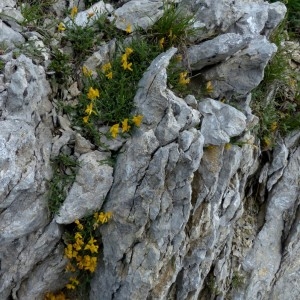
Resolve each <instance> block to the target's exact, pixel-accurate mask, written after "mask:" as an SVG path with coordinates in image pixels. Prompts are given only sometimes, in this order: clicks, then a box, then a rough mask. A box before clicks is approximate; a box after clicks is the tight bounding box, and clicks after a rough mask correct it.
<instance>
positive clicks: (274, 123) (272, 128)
mask: <svg viewBox="0 0 300 300" xmlns="http://www.w3.org/2000/svg"><path fill="white" fill-rule="evenodd" d="M277 127H278V124H277V122H276V121H274V122H272V124H271V126H270V130H271V132H274V131H276V129H277Z"/></svg>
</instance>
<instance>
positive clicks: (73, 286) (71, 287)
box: [66, 283, 76, 290]
mask: <svg viewBox="0 0 300 300" xmlns="http://www.w3.org/2000/svg"><path fill="white" fill-rule="evenodd" d="M66 288H67V289H68V290H75V288H76V286H75V285H73V284H71V283H68V284H66Z"/></svg>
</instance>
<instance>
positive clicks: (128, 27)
mask: <svg viewBox="0 0 300 300" xmlns="http://www.w3.org/2000/svg"><path fill="white" fill-rule="evenodd" d="M125 31H126V33H131V32H132V28H131V24H128V25H127V27H126V29H125Z"/></svg>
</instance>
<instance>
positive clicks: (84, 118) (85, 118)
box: [82, 116, 90, 123]
mask: <svg viewBox="0 0 300 300" xmlns="http://www.w3.org/2000/svg"><path fill="white" fill-rule="evenodd" d="M89 117H90V116H85V117H83V118H82V119H83V123H88V122H89Z"/></svg>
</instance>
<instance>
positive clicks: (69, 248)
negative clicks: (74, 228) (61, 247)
mask: <svg viewBox="0 0 300 300" xmlns="http://www.w3.org/2000/svg"><path fill="white" fill-rule="evenodd" d="M65 256H66V257H67V258H69V259H71V258H73V246H72V244H68V245H67V247H66V248H65Z"/></svg>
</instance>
